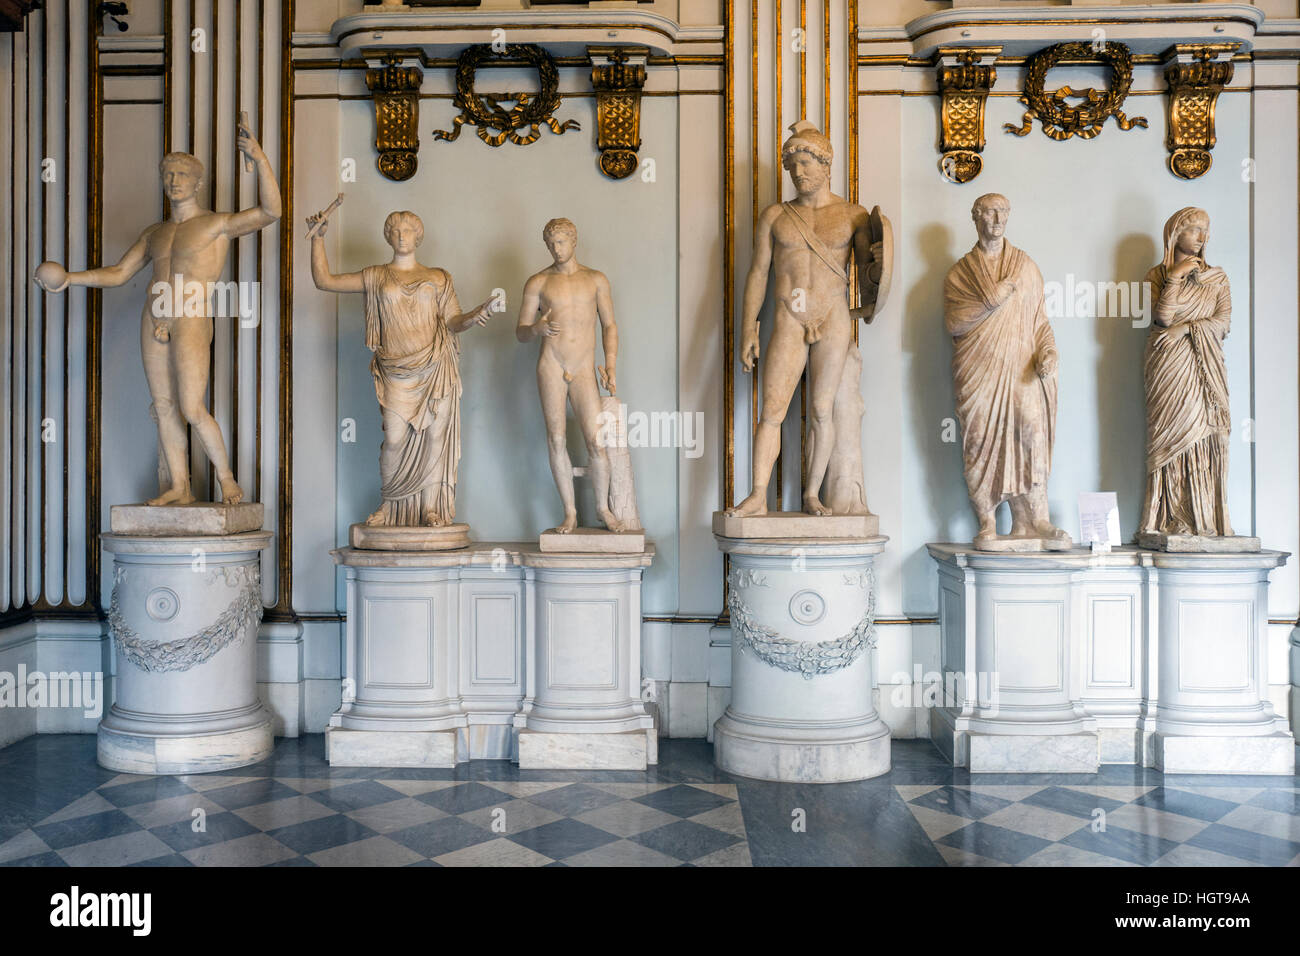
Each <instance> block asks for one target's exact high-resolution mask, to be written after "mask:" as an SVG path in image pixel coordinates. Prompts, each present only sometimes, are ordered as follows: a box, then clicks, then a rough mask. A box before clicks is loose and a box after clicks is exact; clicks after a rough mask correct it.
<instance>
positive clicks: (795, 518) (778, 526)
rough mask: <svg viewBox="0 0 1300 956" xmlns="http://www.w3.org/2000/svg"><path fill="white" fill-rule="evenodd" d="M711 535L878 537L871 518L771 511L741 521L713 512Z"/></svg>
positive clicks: (876, 520) (874, 519)
mask: <svg viewBox="0 0 1300 956" xmlns="http://www.w3.org/2000/svg"><path fill="white" fill-rule="evenodd" d="M713 534H714V535H715V536H717V537H722V538H739V539H747V540H752V539H768V538H770V539H776V540H785V539H788V538H800V539H805V538H846V539H854V538H857V539H866V538H874V537H876V536H878V535H879V534H880V519H879V518H878V517H876V516H875V515H871V514H867V515H809V514H804V513H803V512H802V511H772V512H769V513H768V514H765V515H751V516H749V517H745V518H741V517H736V516H734V515H729V514H727V513H726V512H725V511H715V512H714V513H713Z"/></svg>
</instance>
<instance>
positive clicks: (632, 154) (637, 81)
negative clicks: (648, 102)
mask: <svg viewBox="0 0 1300 956" xmlns="http://www.w3.org/2000/svg"><path fill="white" fill-rule="evenodd" d="M649 53H650V50H649V49H648V48H647V47H643V46H589V47H587V58H588V59H589V60H591V85H592V87H594V88H595V90H596V148H597V149H599V150H600V160H599V163H600V169H601V172H603V173H604V174H605V175H606V176H608V177H610V178H611V179H626V178H627V177H629V176H631V175H632V174H633V173H634V172H636V170H637V167H638V166H639V165H640V160H638V159H637V155H636V152H637V150H639V149H640V148H641V89H642V87H644V86H645V77H646V73H645V65H646V57H647V56H648V55H649Z"/></svg>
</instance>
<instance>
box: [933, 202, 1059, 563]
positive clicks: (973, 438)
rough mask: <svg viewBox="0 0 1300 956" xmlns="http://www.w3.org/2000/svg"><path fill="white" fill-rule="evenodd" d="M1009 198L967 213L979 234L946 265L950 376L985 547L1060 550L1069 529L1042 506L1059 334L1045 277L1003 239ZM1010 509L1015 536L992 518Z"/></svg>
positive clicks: (980, 539) (977, 540)
mask: <svg viewBox="0 0 1300 956" xmlns="http://www.w3.org/2000/svg"><path fill="white" fill-rule="evenodd" d="M1010 214H1011V204H1010V202H1008V201H1007V198H1006V197H1005V196H1000V195H998V194H997V193H989V194H988V195H985V196H981V197H980V198H979V199H977V200H975V205H974V207H972V209H971V218H973V219H974V220H975V229H976V231H977V232H978V233H979V241H978V242H977V243H976V244H975V248H973V249H972V250H971V251H970V252H968V253H966V255H965V256H963V257H962V258H961V259H959V260H958V261H957V264H956V265H954V266H953V267H952V268H951V269H950V270H949V271H948V277H947V279H945V280H944V286H943V296H944V319H945V321H946V323H947V326H948V332H949V333H950V334H951V335H952V339H953V356H952V378H953V391H954V393H955V396H956V400H957V420H958V421H959V422H960V423H961V442H962V458H963V460H964V462H965V471H966V487H967V490H968V491H969V493H970V501H971V506H972V507H973V508H974V510H975V517H976V519H977V520H978V521H979V531H978V532H977V533H976V535H975V547H976V548H978V549H980V550H982V551H1010V550H1021V551H1040V550H1047V551H1063V550H1067V549H1069V548H1070V547H1071V545H1072V542H1071V540H1070V536H1069V535H1068V534H1066V533H1065V532H1064V531H1062V530H1061V529H1059V528H1056V527H1053V525H1052V522H1051V520H1050V518H1049V516H1048V513H1047V477H1048V475H1049V474H1050V473H1051V470H1052V443H1053V439H1054V437H1055V432H1056V368H1057V354H1056V338H1055V337H1054V336H1053V335H1052V327H1051V325H1049V324H1048V321H1047V312H1046V309H1045V308H1044V301H1043V276H1042V274H1041V273H1040V272H1039V271H1038V267H1037V266H1036V265H1034V263H1033V260H1031V259H1030V258H1029V256H1027V255H1025V253H1024V252H1022V251H1021V250H1019V249H1017V248H1016V247H1015V246H1013V245H1011V243H1009V242H1007V241H1006V239H1004V238H1003V236H1004V234H1005V233H1006V228H1007V218H1008V216H1010ZM1004 501H1006V502H1009V503H1010V506H1011V535H1010V537H1000V536H999V535H998V533H997V527H996V524H995V515H996V512H997V507H998V505H999V504H1001V503H1002V502H1004Z"/></svg>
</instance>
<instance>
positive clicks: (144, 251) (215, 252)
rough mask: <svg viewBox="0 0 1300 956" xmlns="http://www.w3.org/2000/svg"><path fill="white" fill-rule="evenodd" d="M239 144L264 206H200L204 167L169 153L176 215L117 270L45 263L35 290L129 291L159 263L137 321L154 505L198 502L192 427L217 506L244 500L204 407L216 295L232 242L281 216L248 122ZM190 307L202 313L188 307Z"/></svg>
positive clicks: (166, 171)
mask: <svg viewBox="0 0 1300 956" xmlns="http://www.w3.org/2000/svg"><path fill="white" fill-rule="evenodd" d="M237 145H238V147H239V151H240V152H241V153H243V154H244V157H245V158H246V159H247V160H251V161H252V162H253V163H254V164H255V165H256V167H257V184H258V195H259V196H260V197H261V201H260V204H259V205H257V206H254V207H252V208H250V209H243V210H240V211H239V212H213V211H212V210H210V209H204V208H203V207H202V206H200V205H199V202H198V191H199V186H200V185H201V184H202V182H203V164H202V163H201V162H200V161H199V160H198V159H197V158H195V157H194V156H191V155H190V154H189V153H168V154H167V155H166V156H164V157H163V158H162V162H161V163H159V166H158V169H159V172H160V173H161V176H162V184H163V194H164V195H165V196H166V197H167V199H168V200H170V202H171V215H170V216H169V218H167V219H165V220H163V221H162V222H159V223H155V224H154V225H152V226H149V227H148V228H147V229H145V231H144V232H143V233H141V235H140V238H139V239H137V240H136V242H135V244H134V245H133V246H131V248H130V249H128V250H127V252H126V255H124V256H123V257H122V259H121V261H120V262H118V263H117V265H115V266H103V267H101V268H98V269H88V270H86V271H85V272H67V271H65V270H64V268H63V267H62V266H61V265H59V264H58V263H56V262H43V263H41V265H40V266H39V267H38V268H37V270H36V284H37V285H39V286H40V287H41V288H42V289H44V290H45V291H46V292H62V291H63V290H64V289H66V288H67V287H68V286H70V285H83V286H90V287H92V288H111V287H115V286H120V285H125V284H126V283H127V282H129V281H130V280H131V278H132V277H133V276H134V275H135V274H136V273H137V272H139V271H140V270H141V269H143V268H144V267H145V265H147V264H148V263H150V262H152V263H153V282H152V283H150V286H149V295H148V297H147V298H146V299H145V303H144V310H143V312H142V313H141V319H140V353H141V357H142V358H143V360H144V371H145V377H146V378H147V379H148V381H149V395H150V397H151V398H152V399H153V404H152V406H151V407H150V411H151V413H152V414H153V416H154V417H155V419H156V420H157V422H158V443H159V446H160V448H161V450H162V455H161V459H162V460H161V462H160V464H159V478H160V479H162V484H163V485H164V487H163V488H162V489H161V493H160V494H159V495H158V497H156V498H151V499H150V500H149V502H148V503H149V504H150V505H183V504H189V503H190V502H192V501H194V494H193V492H192V491H191V490H190V469H189V444H188V442H187V440H186V435H185V426H186V425H187V424H188V425H190V426H191V427H192V428H193V429H194V431H195V432H196V433H197V434H198V436H199V440H200V441H201V442H202V443H203V450H204V451H205V452H207V455H208V460H209V461H211V462H212V464H213V466H214V467H215V468H216V471H217V478H218V480H220V482H221V500H222V501H223V502H224V503H226V504H238V503H239V502H240V501H242V500H243V497H244V493H243V491H241V490H240V488H239V485H237V484H236V483H235V476H234V474H233V473H232V472H231V470H230V459H229V458H228V457H227V455H226V446H225V443H224V441H223V440H222V437H221V428H220V426H218V425H217V422H216V419H214V418H213V417H212V414H211V413H210V412H209V411H208V408H207V391H208V378H209V375H210V373H211V371H212V365H211V355H210V351H209V347H210V344H211V342H212V320H213V318H214V308H213V301H212V294H211V290H212V288H213V285H212V284H213V283H216V282H218V281H219V280H220V278H221V273H222V270H223V268H224V267H225V263H226V256H227V254H228V253H229V251H230V243H231V240H232V239H237V238H238V237H240V236H244V235H248V234H249V233H252V232H257V231H258V230H259V229H263V228H265V227H266V226H269V225H270V224H271V223H273V222H275V221H276V220H277V219H279V218H280V188H279V186H278V185H276V182H275V174H274V173H273V172H272V171H271V163H270V161H269V160H268V159H267V158H266V153H264V152H263V151H262V147H261V146H259V145H258V142H257V140H256V139H254V138H253V134H252V133H251V132H249V130H248V129H247V128H246V127H244V126H243V125H241V126H240V127H239V136H238V139H237ZM196 284H197V285H196ZM195 288H198V289H201V290H202V291H203V294H202V295H201V296H197V297H196V296H193V295H192V294H191V290H193V289H195ZM181 302H184V303H185V308H184V310H183V314H175V313H176V312H177V309H176V308H175V304H176V303H181ZM191 303H198V306H197V307H196V308H191ZM195 313H199V314H195Z"/></svg>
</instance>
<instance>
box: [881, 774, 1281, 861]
mask: <svg viewBox="0 0 1300 956" xmlns="http://www.w3.org/2000/svg"><path fill="white" fill-rule="evenodd" d="M1187 779H1188V778H1186V777H1183V778H1182V780H1187ZM1287 782H1293V781H1292V780H1290V779H1288V780H1287ZM898 790H899V794H900V795H901V796H902V797H903V799H904V800H905V801H907V808H908V810H910V811H911V813H912V816H913V817H915V818H916V821H917V822H918V823H919V824H920V825H921V827H922V829H924V830H925V832H926V835H927V836H929V837H930V839H931V840H932V841H933V842H934V845H935V847H936V849H938V851H939V854H940V855H941V856H942V857H943V859H944V860H945V862H947V863H948V865H949V866H1300V793H1298V792H1297V790H1296V788H1294V787H1277V788H1264V787H1250V786H1240V787H1233V786H1214V787H1198V786H1196V785H1195V783H1191V782H1186V783H1185V782H1181V781H1180V782H1179V784H1178V785H1177V786H1165V787H1157V786H1152V785H1136V786H1135V785H1127V786H1124V785H1109V786H1105V785H1103V786H1090V785H1087V784H1073V785H1069V786H1016V785H1013V784H965V785H957V786H900V787H899V788H898Z"/></svg>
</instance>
